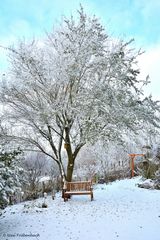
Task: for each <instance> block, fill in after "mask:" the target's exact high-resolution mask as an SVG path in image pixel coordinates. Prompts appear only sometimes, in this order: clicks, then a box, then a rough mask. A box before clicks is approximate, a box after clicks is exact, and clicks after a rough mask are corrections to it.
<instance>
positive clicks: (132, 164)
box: [131, 155, 135, 178]
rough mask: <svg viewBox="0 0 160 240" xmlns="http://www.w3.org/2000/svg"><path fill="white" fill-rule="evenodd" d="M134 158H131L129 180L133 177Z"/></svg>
mask: <svg viewBox="0 0 160 240" xmlns="http://www.w3.org/2000/svg"><path fill="white" fill-rule="evenodd" d="M134 158H135V155H134V156H131V178H132V177H134Z"/></svg>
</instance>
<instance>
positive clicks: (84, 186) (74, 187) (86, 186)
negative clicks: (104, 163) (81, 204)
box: [63, 181, 93, 201]
mask: <svg viewBox="0 0 160 240" xmlns="http://www.w3.org/2000/svg"><path fill="white" fill-rule="evenodd" d="M71 195H90V196H91V201H92V200H93V187H92V182H91V181H83V182H65V183H64V187H63V198H64V201H67V200H68V198H70V196H71Z"/></svg>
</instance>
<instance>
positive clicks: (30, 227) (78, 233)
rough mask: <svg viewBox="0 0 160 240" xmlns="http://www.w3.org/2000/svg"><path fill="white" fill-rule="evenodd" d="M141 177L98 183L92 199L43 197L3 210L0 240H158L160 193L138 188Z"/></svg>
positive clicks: (82, 197) (159, 232)
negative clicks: (45, 199)
mask: <svg viewBox="0 0 160 240" xmlns="http://www.w3.org/2000/svg"><path fill="white" fill-rule="evenodd" d="M139 181H140V179H139V178H134V179H130V180H121V181H116V182H114V183H112V184H108V185H97V186H95V189H94V201H92V202H91V201H90V197H89V196H74V197H72V199H71V200H69V201H68V202H63V200H62V198H61V197H60V195H57V196H56V199H55V200H52V199H51V197H48V198H47V204H48V208H40V207H39V206H40V205H41V204H42V202H43V199H38V200H36V201H31V202H25V203H24V202H23V203H20V204H17V205H14V206H11V207H7V208H6V209H5V213H4V214H3V215H2V216H1V217H0V239H1V240H11V239H12V240H21V239H23V240H34V239H35V240H37V239H38V240H43V239H44V240H45V239H46V240H160V191H158V190H147V189H141V188H138V187H137V186H136V183H137V182H139Z"/></svg>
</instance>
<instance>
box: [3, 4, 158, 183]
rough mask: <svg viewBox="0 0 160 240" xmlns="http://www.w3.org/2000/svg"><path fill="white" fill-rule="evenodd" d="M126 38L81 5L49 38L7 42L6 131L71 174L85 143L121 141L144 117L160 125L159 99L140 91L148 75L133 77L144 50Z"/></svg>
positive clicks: (63, 172)
mask: <svg viewBox="0 0 160 240" xmlns="http://www.w3.org/2000/svg"><path fill="white" fill-rule="evenodd" d="M131 42H132V40H131V41H129V42H124V41H123V40H115V39H112V38H111V37H110V36H108V35H107V33H106V32H105V29H104V28H103V27H102V26H101V24H100V23H99V20H98V19H97V18H96V17H95V16H93V17H89V16H87V15H86V14H85V12H84V11H83V8H82V7H81V8H80V10H79V11H78V17H77V18H76V19H74V18H73V16H71V18H70V19H66V18H64V19H63V20H62V23H61V24H60V26H58V27H57V28H56V29H54V30H53V32H52V33H48V34H47V39H45V40H41V41H37V42H36V41H32V42H31V43H28V42H25V41H21V42H20V43H19V44H18V45H17V46H15V47H10V48H8V50H9V60H10V63H11V66H10V70H9V72H8V74H7V77H6V83H5V84H3V86H2V92H1V100H2V101H3V104H4V108H5V112H4V116H3V121H4V122H6V121H7V124H8V125H9V124H12V125H11V126H12V128H11V126H10V134H9V135H8V138H10V139H12V140H16V142H18V141H19V142H20V143H21V144H22V143H24V144H26V143H27V147H28V148H29V146H32V149H33V147H34V148H36V149H39V150H40V151H41V152H43V153H45V154H46V155H48V156H50V157H51V158H52V159H53V160H54V161H55V162H56V163H57V164H58V166H59V170H60V173H61V176H62V178H63V179H66V180H67V181H71V179H72V174H73V169H74V164H75V159H76V157H77V154H78V153H79V151H80V149H81V148H82V147H83V146H84V145H85V144H86V143H88V142H90V143H95V142H96V141H97V140H99V139H103V140H105V141H108V140H110V139H111V140H114V141H116V140H117V141H118V140H119V141H121V140H122V139H123V137H124V135H125V131H126V130H128V129H130V131H138V130H139V129H140V128H142V127H143V123H144V122H149V123H150V124H153V125H154V126H156V127H157V126H158V121H159V119H158V118H157V117H156V115H155V113H156V111H157V110H158V104H157V103H155V102H153V101H152V99H151V97H149V98H144V99H143V92H142V87H143V86H144V85H145V84H147V83H148V79H146V80H144V81H138V80H137V76H138V74H139V69H138V68H137V65H136V64H137V57H138V56H139V55H140V54H141V52H140V51H137V52H136V51H135V50H133V48H131V47H130V44H131ZM1 137H2V136H1ZM63 144H64V149H63ZM64 151H65V159H66V163H65V165H64V162H63V159H62V153H63V152H64ZM65 166H66V167H65Z"/></svg>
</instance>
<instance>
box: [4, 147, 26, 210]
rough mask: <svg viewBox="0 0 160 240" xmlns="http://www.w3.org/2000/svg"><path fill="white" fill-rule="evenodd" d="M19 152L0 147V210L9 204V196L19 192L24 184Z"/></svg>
mask: <svg viewBox="0 0 160 240" xmlns="http://www.w3.org/2000/svg"><path fill="white" fill-rule="evenodd" d="M20 154H21V151H20V150H19V149H18V150H9V149H6V145H1V146H0V208H5V207H6V206H7V205H8V203H9V196H11V195H13V194H14V193H15V192H16V191H20V190H21V186H22V184H23V182H24V178H23V177H24V176H23V174H24V170H23V168H22V167H21V160H20Z"/></svg>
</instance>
